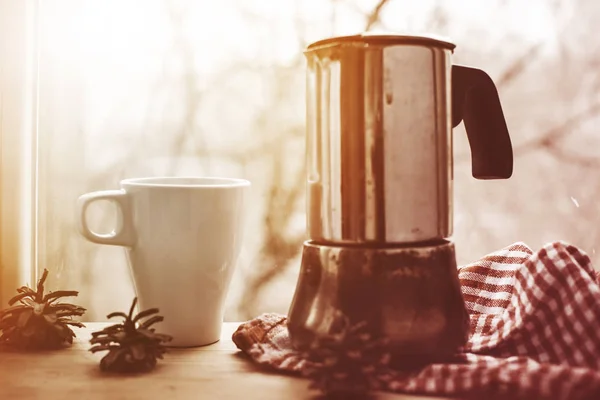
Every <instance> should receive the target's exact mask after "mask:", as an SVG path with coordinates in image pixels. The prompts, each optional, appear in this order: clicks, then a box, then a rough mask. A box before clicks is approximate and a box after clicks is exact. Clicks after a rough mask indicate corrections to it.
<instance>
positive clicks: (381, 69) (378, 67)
mask: <svg viewBox="0 0 600 400" xmlns="http://www.w3.org/2000/svg"><path fill="white" fill-rule="evenodd" d="M306 57H307V61H308V69H307V167H308V193H307V196H308V198H307V208H308V210H307V225H308V235H309V238H310V239H311V240H313V241H316V242H320V243H327V242H335V243H358V244H360V243H386V244H393V243H410V242H421V241H429V240H436V239H442V238H445V237H449V236H451V234H452V208H453V205H452V179H453V171H452V168H453V167H452V136H451V135H452V121H451V118H452V116H451V114H452V113H451V104H450V103H451V59H450V58H451V49H450V48H448V47H447V46H446V47H444V46H441V45H440V46H426V45H423V44H402V45H389V46H387V45H377V44H375V45H373V44H363V45H359V44H357V43H352V44H347V45H339V46H321V47H316V48H314V49H312V50H311V49H310V48H309V50H308V51H307V52H306Z"/></svg>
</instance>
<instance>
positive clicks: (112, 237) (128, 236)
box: [77, 189, 135, 247]
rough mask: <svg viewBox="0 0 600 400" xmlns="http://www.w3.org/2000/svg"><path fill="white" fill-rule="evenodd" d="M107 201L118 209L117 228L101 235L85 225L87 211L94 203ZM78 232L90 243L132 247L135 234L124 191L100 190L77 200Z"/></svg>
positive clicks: (127, 199)
mask: <svg viewBox="0 0 600 400" xmlns="http://www.w3.org/2000/svg"><path fill="white" fill-rule="evenodd" d="M98 200H109V201H112V202H113V203H115V204H116V205H117V208H118V209H119V213H118V219H117V228H116V229H115V230H113V231H112V232H111V233H107V234H101V233H96V232H94V231H92V230H91V229H90V227H89V226H88V223H87V209H88V207H89V206H90V204H92V203H93V202H94V201H98ZM77 210H78V220H79V224H78V225H79V232H80V233H81V234H82V235H83V236H84V237H85V238H86V239H87V240H89V241H90V242H93V243H98V244H108V245H113V246H127V247H132V246H133V245H134V243H135V232H134V229H133V224H132V222H131V212H130V205H129V198H128V196H127V192H125V190H122V189H121V190H102V191H98V192H91V193H86V194H84V195H82V196H80V197H79V199H78V200H77Z"/></svg>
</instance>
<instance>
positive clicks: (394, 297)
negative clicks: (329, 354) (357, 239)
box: [288, 240, 469, 361]
mask: <svg viewBox="0 0 600 400" xmlns="http://www.w3.org/2000/svg"><path fill="white" fill-rule="evenodd" d="M340 315H342V316H344V318H346V319H347V321H348V322H349V323H350V324H352V325H353V324H358V323H365V324H366V329H368V331H369V332H370V333H371V334H372V335H374V336H376V337H383V338H385V339H386V340H387V341H388V346H389V351H390V352H391V354H392V357H393V359H394V360H396V361H401V360H403V359H404V360H406V361H409V360H415V361H417V360H424V359H431V358H433V359H437V358H444V357H447V356H451V355H453V354H455V353H456V350H457V349H458V348H459V347H461V346H462V345H464V344H465V342H466V340H467V336H468V332H469V315H468V312H467V310H466V308H465V303H464V299H463V297H462V293H461V290H460V283H459V280H458V271H457V267H456V256H455V250H454V244H453V243H452V242H450V241H446V240H443V241H439V242H437V243H434V244H432V243H429V244H424V245H421V246H411V247H406V246H402V247H393V246H392V247H380V248H376V247H363V246H338V245H331V244H327V245H324V244H317V243H314V242H310V241H307V242H305V243H304V245H303V252H302V263H301V268H300V276H299V279H298V282H297V286H296V292H295V294H294V298H293V301H292V304H291V307H290V311H289V315H288V329H289V333H290V338H291V340H292V344H293V345H294V347H295V348H296V349H298V350H301V351H302V350H307V349H309V348H310V347H311V345H313V344H314V343H315V341H316V340H318V339H319V338H322V337H325V336H328V335H330V334H331V333H333V332H334V330H335V329H336V324H338V323H339V316H340Z"/></svg>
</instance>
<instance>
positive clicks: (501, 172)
mask: <svg viewBox="0 0 600 400" xmlns="http://www.w3.org/2000/svg"><path fill="white" fill-rule="evenodd" d="M460 121H464V123H465V130H466V131H467V137H468V139H469V145H470V146H471V164H472V168H473V177H474V178H476V179H508V178H510V177H511V176H512V172H513V151H512V144H511V142H510V135H509V133H508V128H507V126H506V121H505V120H504V113H503V112H502V105H501V104H500V98H499V97H498V91H497V90H496V85H494V82H493V81H492V79H491V78H490V77H489V75H488V74H486V73H485V72H484V71H482V70H480V69H476V68H471V67H465V66H461V65H454V66H453V67H452V126H453V127H456V126H457V125H458V124H460Z"/></svg>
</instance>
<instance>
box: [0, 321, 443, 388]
mask: <svg viewBox="0 0 600 400" xmlns="http://www.w3.org/2000/svg"><path fill="white" fill-rule="evenodd" d="M86 325H87V327H86V328H83V329H76V334H77V338H76V340H75V343H74V344H73V346H72V347H70V348H68V349H65V350H58V351H52V352H44V353H19V352H13V351H6V352H1V353H0V399H19V400H25V399H45V400H70V399H77V400H79V399H86V400H87V399H107V400H108V399H111V400H118V399H123V400H125V399H126V400H136V399H139V400H154V399H157V400H163V399H164V400H167V399H168V400H176V399H186V400H187V399H191V400H196V399H248V400H254V399H256V400H259V399H260V400H269V399H273V400H281V399H310V398H311V397H313V396H314V395H315V393H314V392H312V391H309V390H308V381H307V380H306V379H302V378H297V377H290V376H286V375H280V374H275V373H268V372H266V371H265V370H264V369H261V368H259V367H257V366H255V365H253V364H252V363H251V362H250V361H249V360H248V359H246V358H245V357H244V356H243V355H242V354H241V353H240V351H239V350H238V349H237V348H236V346H235V345H234V344H233V342H232V341H231V335H232V333H233V332H234V331H235V329H236V328H237V327H238V325H239V324H238V323H225V324H224V325H223V332H222V335H221V340H220V341H219V342H217V343H215V344H212V345H210V346H205V347H199V348H194V349H170V350H169V352H168V353H167V354H166V355H165V358H164V359H163V360H159V364H158V365H157V367H156V369H155V370H154V371H152V372H150V373H147V374H140V375H132V376H123V375H107V374H103V373H102V372H101V371H100V369H99V361H100V359H101V358H102V357H103V355H104V354H105V353H99V354H98V353H97V354H92V353H90V352H89V351H88V349H89V348H90V344H89V339H90V337H91V332H93V331H96V330H99V329H102V328H103V327H104V326H107V324H106V323H98V322H95V323H87V324H86ZM377 398H378V399H390V400H392V399H398V400H402V399H404V400H409V399H434V398H432V397H427V398H424V397H419V396H407V395H394V394H387V393H382V394H380V395H379V397H377ZM438 399H439V398H438Z"/></svg>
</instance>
